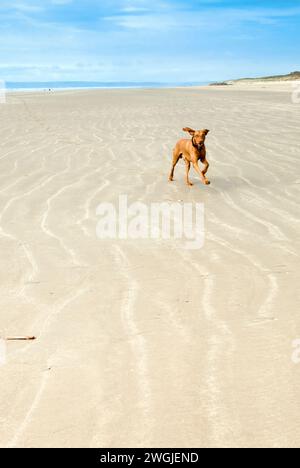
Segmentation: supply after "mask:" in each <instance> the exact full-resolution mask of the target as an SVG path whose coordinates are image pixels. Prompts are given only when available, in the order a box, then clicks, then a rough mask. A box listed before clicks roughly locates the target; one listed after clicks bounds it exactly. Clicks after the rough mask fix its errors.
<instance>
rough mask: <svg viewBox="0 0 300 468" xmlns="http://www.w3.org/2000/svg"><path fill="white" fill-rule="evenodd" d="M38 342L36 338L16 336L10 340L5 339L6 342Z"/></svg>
mask: <svg viewBox="0 0 300 468" xmlns="http://www.w3.org/2000/svg"><path fill="white" fill-rule="evenodd" d="M33 340H36V337H35V336H15V337H10V338H5V341H33Z"/></svg>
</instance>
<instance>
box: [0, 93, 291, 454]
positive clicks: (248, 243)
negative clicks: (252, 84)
mask: <svg viewBox="0 0 300 468" xmlns="http://www.w3.org/2000/svg"><path fill="white" fill-rule="evenodd" d="M284 89H285V91H284V92H281V91H279V90H276V92H275V90H274V92H271V91H269V90H266V91H268V92H264V91H263V90H254V89H248V88H247V87H243V89H238V91H237V90H236V89H232V88H230V89H229V88H228V89H214V88H210V89H206V88H203V89H174V90H171V89H170V90H126V91H125V90H105V91H104V90H103V91H77V92H76V91H65V92H57V93H53V94H51V93H49V94H47V93H45V94H44V93H32V94H31V93H27V94H26V93H16V94H11V95H9V96H8V100H7V104H6V105H0V123H1V126H0V129H1V130H0V131H1V152H0V167H1V173H0V244H1V249H0V252H1V259H0V260H1V268H0V285H1V304H0V305H1V307H0V335H1V336H2V337H5V336H8V335H12V336H14V335H22V334H26V335H35V336H37V338H38V339H37V340H36V341H35V342H30V343H27V342H24V343H22V342H19V343H14V342H10V343H9V344H8V347H7V364H6V365H4V366H2V367H0V375H1V384H0V414H1V417H0V420H1V432H0V445H1V446H2V447H16V446H17V447H56V446H58V447H76V446H78V447H95V446H97V447H129V446H131V447H132V446H133V447H143V446H146V447H215V446H218V447H252V446H255V447H263V446H268V447H282V446H287V447H296V446H297V445H299V439H300V422H299V420H300V400H299V388H300V364H299V365H298V366H297V365H296V364H295V363H294V362H293V361H292V353H293V348H292V342H293V341H294V340H295V339H297V338H300V319H299V311H300V295H299V282H300V277H299V191H300V175H299V174H300V171H299V169H300V162H299V151H300V144H299V118H300V104H298V105H297V104H293V103H292V101H291V93H290V92H287V89H288V88H287V87H286V88H284ZM186 125H189V126H194V127H196V128H203V127H205V128H210V130H211V133H210V134H209V137H208V141H207V148H208V156H209V161H210V162H211V169H210V172H209V176H210V179H211V181H212V185H211V186H210V187H204V186H202V185H200V183H199V182H198V180H197V177H196V175H195V174H193V177H192V178H193V181H194V182H195V186H194V187H193V188H192V189H190V188H188V187H186V186H185V185H184V180H183V176H184V167H183V165H180V167H178V169H177V172H176V174H175V181H174V183H172V184H171V183H168V181H167V178H168V173H169V170H170V162H171V151H172V148H173V145H174V142H175V141H176V140H177V139H179V138H180V137H181V136H182V133H181V128H182V127H183V126H186ZM121 194H127V195H128V197H129V199H130V200H132V201H142V202H144V203H147V204H148V203H151V202H160V201H169V202H170V201H176V202H177V201H178V200H182V201H187V202H201V203H204V204H205V219H206V221H205V234H206V241H205V247H204V248H203V249H201V250H197V251H189V250H185V249H181V248H178V247H177V246H176V245H175V244H174V243H173V242H171V241H170V242H169V243H168V242H166V241H164V242H163V241H150V240H149V241H148V242H147V241H135V242H134V241H130V240H128V241H122V240H115V241H112V242H110V241H101V240H99V239H98V238H97V236H96V225H97V220H98V218H97V215H96V208H97V206H98V204H99V203H101V202H117V200H118V197H119V195H121Z"/></svg>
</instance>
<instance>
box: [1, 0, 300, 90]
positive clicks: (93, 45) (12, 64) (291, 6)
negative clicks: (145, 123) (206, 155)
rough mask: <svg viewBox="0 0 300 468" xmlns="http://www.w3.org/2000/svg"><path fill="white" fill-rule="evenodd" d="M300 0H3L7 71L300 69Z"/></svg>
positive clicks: (13, 75)
mask: <svg viewBox="0 0 300 468" xmlns="http://www.w3.org/2000/svg"><path fill="white" fill-rule="evenodd" d="M299 31H300V0H285V1H284V0H283V1H282V0H278V1H276V0H272V1H271V0H260V1H259V0H253V1H248V0H184V1H183V0H173V1H170V0H147V1H146V0H1V3H0V79H5V80H8V81H52V80H54V81H55V80H81V81H82V80H86V81H92V80H94V81H168V82H176V81H209V80H222V79H229V78H235V77H236V78H238V77H243V76H259V75H266V74H276V73H286V72H290V71H294V70H297V69H300V53H299V44H300V41H299Z"/></svg>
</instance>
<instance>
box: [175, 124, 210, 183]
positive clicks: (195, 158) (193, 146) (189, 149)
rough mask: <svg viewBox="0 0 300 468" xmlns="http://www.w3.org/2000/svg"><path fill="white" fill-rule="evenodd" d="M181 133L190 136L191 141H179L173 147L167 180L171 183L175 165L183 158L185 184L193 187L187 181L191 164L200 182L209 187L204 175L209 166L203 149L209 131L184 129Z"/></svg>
mask: <svg viewBox="0 0 300 468" xmlns="http://www.w3.org/2000/svg"><path fill="white" fill-rule="evenodd" d="M183 131H184V132H188V133H189V134H190V135H191V136H192V139H191V140H186V139H182V140H179V141H178V143H177V145H176V146H175V149H174V152H173V164H172V170H171V174H170V177H169V180H170V181H171V182H172V181H173V178H174V170H175V167H176V164H177V163H178V161H179V159H182V158H183V159H184V161H185V165H186V183H187V184H188V185H189V186H192V185H193V184H192V183H191V182H190V180H189V172H190V168H191V164H192V165H193V167H194V169H195V171H196V172H198V174H199V175H200V178H201V182H202V183H203V184H205V185H209V184H210V182H209V180H208V179H207V178H206V175H205V174H206V173H207V171H208V168H209V164H208V162H207V160H206V148H205V138H206V135H207V134H208V133H209V130H206V129H205V130H193V129H192V128H184V129H183ZM199 160H200V161H201V162H202V164H204V170H203V171H201V169H200V167H199V165H198V162H199Z"/></svg>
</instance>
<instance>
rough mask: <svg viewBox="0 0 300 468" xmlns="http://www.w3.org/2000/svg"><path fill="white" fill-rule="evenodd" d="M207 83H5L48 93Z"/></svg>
mask: <svg viewBox="0 0 300 468" xmlns="http://www.w3.org/2000/svg"><path fill="white" fill-rule="evenodd" d="M206 84H208V83H202V82H177V83H158V82H151V81H150V82H125V81H120V82H97V81H56V82H53V81H51V82H50V81H49V82H21V81H20V82H13V81H7V82H6V83H5V86H6V89H7V90H9V91H41V90H44V91H48V90H64V89H130V88H132V89H143V88H153V89H155V88H157V89H159V88H173V87H178V86H186V87H188V86H204V85H206Z"/></svg>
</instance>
